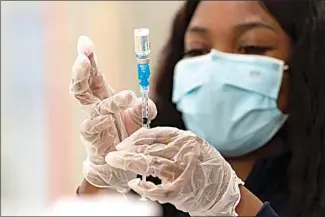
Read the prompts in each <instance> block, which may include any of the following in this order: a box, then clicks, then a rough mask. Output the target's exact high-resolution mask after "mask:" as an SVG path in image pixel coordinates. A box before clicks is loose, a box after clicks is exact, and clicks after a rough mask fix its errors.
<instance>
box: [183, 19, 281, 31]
mask: <svg viewBox="0 0 325 217" xmlns="http://www.w3.org/2000/svg"><path fill="white" fill-rule="evenodd" d="M255 28H266V29H270V30H272V31H275V32H276V30H275V29H274V28H273V27H272V26H270V25H269V24H267V23H264V22H259V21H253V22H252V21H250V22H243V23H240V24H238V25H236V26H235V29H236V32H237V33H238V34H243V33H244V32H246V31H248V30H251V29H255ZM186 33H199V34H208V33H209V30H208V29H206V28H204V27H199V26H193V27H190V28H188V29H187V31H186Z"/></svg>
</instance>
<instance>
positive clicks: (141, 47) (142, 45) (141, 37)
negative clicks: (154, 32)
mask: <svg viewBox="0 0 325 217" xmlns="http://www.w3.org/2000/svg"><path fill="white" fill-rule="evenodd" d="M134 49H135V53H136V54H138V55H141V56H147V55H149V53H150V41H149V29H147V28H141V29H135V30H134Z"/></svg>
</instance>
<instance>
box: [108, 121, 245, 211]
mask: <svg viewBox="0 0 325 217" xmlns="http://www.w3.org/2000/svg"><path fill="white" fill-rule="evenodd" d="M116 148H117V150H119V151H116V152H110V153H109V154H108V155H107V156H106V159H105V160H106V162H107V163H108V164H110V165H112V166H114V167H117V168H120V169H124V170H130V171H132V172H134V173H137V174H140V175H145V176H149V175H151V176H154V177H158V178H160V179H161V180H162V184H160V185H155V184H153V183H152V182H143V181H141V180H140V179H133V180H131V181H130V182H129V186H130V187H131V188H132V189H133V190H134V191H136V192H137V193H139V194H140V195H144V196H145V197H147V198H149V199H151V200H153V201H158V202H160V203H171V204H174V205H175V206H176V208H177V209H179V210H182V211H184V212H189V213H190V215H192V216H236V215H237V214H236V212H235V208H236V206H237V205H238V203H239V201H240V190H239V185H240V184H243V182H242V181H241V180H240V179H239V178H238V177H237V175H236V174H235V172H234V171H233V169H232V168H231V166H230V165H229V164H228V162H227V161H225V159H224V158H223V157H222V156H221V155H220V153H219V152H218V151H217V150H215V149H214V148H213V147H212V146H210V145H209V144H208V143H207V142H205V141H204V140H203V139H201V138H200V137H198V136H196V135H195V134H193V133H191V132H189V131H183V130H179V129H177V128H171V127H156V128H153V129H144V128H142V129H140V130H138V131H136V132H135V133H134V134H132V135H131V136H130V137H128V138H126V139H125V140H124V141H122V142H121V143H120V144H119V145H118V146H117V147H116Z"/></svg>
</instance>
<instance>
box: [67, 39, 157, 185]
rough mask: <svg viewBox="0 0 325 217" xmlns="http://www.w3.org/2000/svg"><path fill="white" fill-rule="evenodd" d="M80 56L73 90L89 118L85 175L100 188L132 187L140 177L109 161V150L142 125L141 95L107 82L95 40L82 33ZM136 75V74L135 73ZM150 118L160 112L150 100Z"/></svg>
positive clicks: (84, 136) (84, 135)
mask: <svg viewBox="0 0 325 217" xmlns="http://www.w3.org/2000/svg"><path fill="white" fill-rule="evenodd" d="M78 53H79V55H78V57H77V59H76V61H75V63H74V66H73V69H72V71H73V72H72V74H73V75H72V80H71V82H70V88H69V89H70V94H71V95H72V96H74V97H75V98H76V99H77V100H78V101H79V102H80V104H81V105H82V106H83V108H84V110H85V111H86V113H87V118H86V119H85V120H84V121H83V123H82V124H81V129H80V130H81V132H80V134H81V139H82V141H83V144H84V145H85V147H86V150H87V154H88V157H87V159H86V160H85V161H84V163H83V174H84V177H85V179H86V180H87V181H88V182H89V183H90V184H92V185H93V186H96V187H99V188H113V189H117V190H119V191H127V190H129V186H128V184H127V183H128V181H129V180H131V179H132V178H135V177H136V174H135V173H133V172H130V171H128V172H126V171H125V170H122V169H117V168H114V167H112V166H110V165H108V164H106V163H105V156H106V154H107V153H108V152H110V151H114V150H116V149H115V146H116V145H117V144H118V143H119V142H121V141H122V140H123V139H125V138H126V137H127V136H128V135H130V134H131V133H133V132H134V131H136V130H137V129H139V128H140V126H141V99H140V98H138V99H137V98H136V95H135V93H133V92H132V91H122V92H119V93H117V94H115V93H114V90H113V89H112V88H111V87H110V86H108V85H106V82H105V80H104V77H103V75H102V74H101V73H100V72H99V69H98V68H97V63H96V58H95V54H94V44H93V42H92V41H91V40H90V39H89V38H87V37H85V36H81V37H80V38H79V40H78ZM135 79H136V77H135ZM148 110H149V119H150V120H152V119H154V118H155V117H156V115H157V109H156V106H155V104H154V103H153V102H152V101H149V109H148Z"/></svg>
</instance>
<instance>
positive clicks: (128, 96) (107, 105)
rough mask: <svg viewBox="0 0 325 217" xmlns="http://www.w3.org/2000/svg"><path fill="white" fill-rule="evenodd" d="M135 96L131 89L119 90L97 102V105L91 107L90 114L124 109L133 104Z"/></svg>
mask: <svg viewBox="0 0 325 217" xmlns="http://www.w3.org/2000/svg"><path fill="white" fill-rule="evenodd" d="M136 98H137V97H136V95H135V93H134V92H133V91H130V90H125V91H121V92H119V93H117V94H115V95H113V96H111V97H109V98H107V99H104V100H103V101H101V102H99V103H98V105H97V106H96V107H94V108H93V111H92V113H93V114H92V116H96V115H108V114H116V113H118V112H121V111H124V110H125V109H127V108H129V107H132V106H133V105H134V104H135V102H136Z"/></svg>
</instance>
